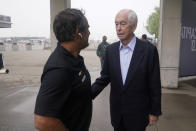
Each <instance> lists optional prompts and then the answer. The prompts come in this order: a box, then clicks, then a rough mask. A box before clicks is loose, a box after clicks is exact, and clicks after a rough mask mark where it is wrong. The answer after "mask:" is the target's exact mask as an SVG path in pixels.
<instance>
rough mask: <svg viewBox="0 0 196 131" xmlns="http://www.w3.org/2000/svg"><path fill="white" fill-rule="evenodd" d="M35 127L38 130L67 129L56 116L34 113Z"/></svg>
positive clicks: (54, 130) (58, 130)
mask: <svg viewBox="0 0 196 131" xmlns="http://www.w3.org/2000/svg"><path fill="white" fill-rule="evenodd" d="M34 122H35V128H36V129H38V130H39V131H69V130H68V129H67V128H66V127H65V126H64V124H63V123H62V122H61V121H60V120H59V119H57V118H52V117H45V116H40V115H36V114H35V115H34Z"/></svg>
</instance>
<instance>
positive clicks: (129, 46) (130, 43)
mask: <svg viewBox="0 0 196 131" xmlns="http://www.w3.org/2000/svg"><path fill="white" fill-rule="evenodd" d="M135 44H136V37H135V36H134V37H133V38H132V40H131V41H130V42H129V43H128V44H127V47H126V48H128V49H130V50H132V51H133V50H134V48H135ZM123 47H124V45H123V44H122V42H121V41H120V46H119V50H122V49H123Z"/></svg>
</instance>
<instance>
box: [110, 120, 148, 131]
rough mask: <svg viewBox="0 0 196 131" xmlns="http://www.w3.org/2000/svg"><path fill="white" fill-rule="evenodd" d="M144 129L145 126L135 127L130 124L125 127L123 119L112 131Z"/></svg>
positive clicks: (142, 130)
mask: <svg viewBox="0 0 196 131" xmlns="http://www.w3.org/2000/svg"><path fill="white" fill-rule="evenodd" d="M145 130H146V127H145V126H143V127H142V126H136V125H135V124H133V123H131V122H130V124H129V126H126V125H125V122H124V118H123V117H122V118H121V121H120V123H119V125H118V127H117V128H114V131H145Z"/></svg>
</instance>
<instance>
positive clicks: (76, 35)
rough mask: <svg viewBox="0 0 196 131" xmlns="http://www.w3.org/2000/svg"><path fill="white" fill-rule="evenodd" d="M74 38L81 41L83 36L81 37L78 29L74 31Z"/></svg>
mask: <svg viewBox="0 0 196 131" xmlns="http://www.w3.org/2000/svg"><path fill="white" fill-rule="evenodd" d="M75 37H76V38H79V39H82V37H83V36H82V33H81V32H80V31H79V29H76V32H75Z"/></svg>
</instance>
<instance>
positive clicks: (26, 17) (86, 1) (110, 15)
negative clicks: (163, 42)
mask: <svg viewBox="0 0 196 131" xmlns="http://www.w3.org/2000/svg"><path fill="white" fill-rule="evenodd" d="M159 2H160V0H72V3H71V6H72V7H73V8H79V9H84V10H85V15H86V17H87V19H88V21H89V24H90V32H91V35H90V39H91V38H92V39H101V37H102V36H103V35H106V36H108V38H109V39H117V36H116V32H115V26H114V25H115V24H114V19H115V15H116V13H117V12H118V11H119V10H121V9H124V8H128V9H132V10H134V11H135V12H136V14H137V15H138V26H137V29H136V32H135V33H136V35H137V36H140V35H141V34H142V33H146V32H145V30H144V26H146V21H147V18H148V16H149V15H150V14H151V13H152V12H153V11H154V8H155V7H156V6H159ZM0 15H7V16H11V19H12V23H13V24H12V28H11V29H3V28H1V29H0V37H4V36H8V37H9V36H45V37H49V34H50V33H49V32H50V29H49V28H50V0H0Z"/></svg>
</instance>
